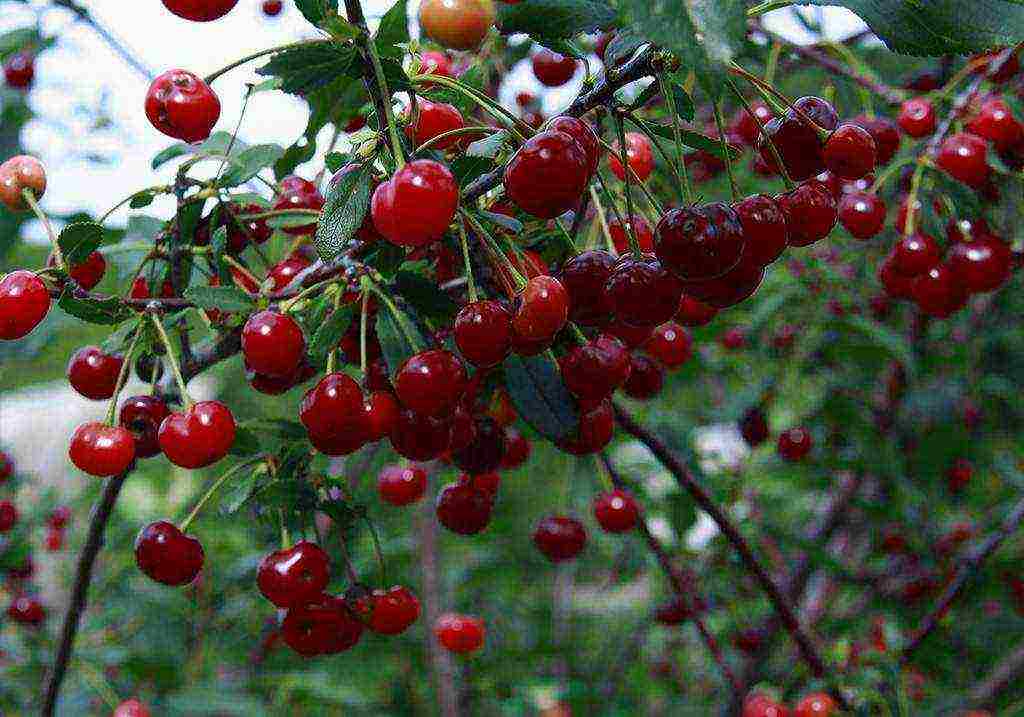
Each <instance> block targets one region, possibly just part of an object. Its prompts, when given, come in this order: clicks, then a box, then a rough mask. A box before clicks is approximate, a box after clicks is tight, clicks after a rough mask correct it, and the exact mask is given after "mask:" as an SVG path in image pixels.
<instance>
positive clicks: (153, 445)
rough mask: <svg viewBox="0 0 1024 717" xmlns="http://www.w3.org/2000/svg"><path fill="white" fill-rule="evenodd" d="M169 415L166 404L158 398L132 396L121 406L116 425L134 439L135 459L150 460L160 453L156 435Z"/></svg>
mask: <svg viewBox="0 0 1024 717" xmlns="http://www.w3.org/2000/svg"><path fill="white" fill-rule="evenodd" d="M169 415H170V411H169V410H168V409H167V404H165V403H164V401H163V399H161V398H160V397H158V396H145V395H144V396H132V397H131V398H128V399H126V400H125V402H124V403H123V404H121V413H120V417H119V419H118V423H119V424H120V425H121V427H122V428H126V429H127V430H128V431H129V432H130V433H131V434H132V437H133V438H134V439H135V457H136V458H152V457H153V456H155V455H157V454H159V453H160V443H159V441H158V440H157V433H158V432H159V430H160V424H162V423H163V421H164V419H165V418H167V416H169Z"/></svg>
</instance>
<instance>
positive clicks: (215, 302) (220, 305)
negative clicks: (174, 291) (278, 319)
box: [185, 286, 256, 312]
mask: <svg viewBox="0 0 1024 717" xmlns="http://www.w3.org/2000/svg"><path fill="white" fill-rule="evenodd" d="M185 298H186V299H188V300H189V301H191V302H192V303H193V304H195V305H196V306H198V307H199V308H200V309H220V310H221V311H244V312H250V311H252V310H253V309H255V308H256V303H255V302H254V301H253V300H252V297H251V296H249V295H248V294H246V293H245V292H244V291H242V290H241V289H239V288H238V287H235V286H193V287H190V288H189V289H187V290H186V291H185Z"/></svg>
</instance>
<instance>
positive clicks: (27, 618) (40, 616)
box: [7, 595, 46, 627]
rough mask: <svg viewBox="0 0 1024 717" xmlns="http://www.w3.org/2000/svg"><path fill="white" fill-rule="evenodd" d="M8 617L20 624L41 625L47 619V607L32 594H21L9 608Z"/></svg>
mask: <svg viewBox="0 0 1024 717" xmlns="http://www.w3.org/2000/svg"><path fill="white" fill-rule="evenodd" d="M7 617H8V618H9V619H11V620H13V621H14V622H16V623H18V624H20V625H27V626H29V627H39V626H40V625H42V624H43V621H44V620H46V608H44V607H43V604H42V603H41V602H39V599H38V598H36V597H33V596H31V595H19V596H17V597H15V598H14V600H13V601H12V602H11V604H10V607H8V608H7Z"/></svg>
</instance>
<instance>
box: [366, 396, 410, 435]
mask: <svg viewBox="0 0 1024 717" xmlns="http://www.w3.org/2000/svg"><path fill="white" fill-rule="evenodd" d="M363 410H364V411H365V421H364V425H363V428H364V430H365V431H366V438H367V441H371V442H372V441H379V440H381V439H382V438H387V437H388V436H390V435H391V432H392V431H393V430H394V429H395V424H396V423H397V422H398V413H399V411H401V407H400V406H399V405H398V399H396V398H395V395H394V394H393V393H391V391H374V392H373V393H371V394H370V395H369V397H368V398H367V399H366V401H364V402H363Z"/></svg>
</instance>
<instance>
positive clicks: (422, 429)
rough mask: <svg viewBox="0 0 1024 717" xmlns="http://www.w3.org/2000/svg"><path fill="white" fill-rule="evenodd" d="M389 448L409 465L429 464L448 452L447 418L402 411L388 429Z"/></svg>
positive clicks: (450, 424) (448, 425)
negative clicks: (424, 462) (423, 462)
mask: <svg viewBox="0 0 1024 717" xmlns="http://www.w3.org/2000/svg"><path fill="white" fill-rule="evenodd" d="M390 438H391V447H392V448H394V449H395V452H396V453H398V455H400V456H402V457H403V458H408V459H409V460H411V461H431V460H434V459H435V458H439V457H440V456H441V455H442V454H443V453H444V452H445V451H447V450H448V448H449V446H450V444H451V440H452V419H451V417H450V416H427V415H423V414H420V413H416V412H415V411H412V410H409V409H405V410H403V411H400V412H399V413H398V417H397V419H396V420H395V424H394V427H393V428H392V429H391V436H390Z"/></svg>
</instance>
